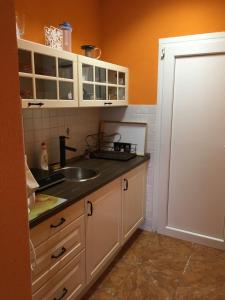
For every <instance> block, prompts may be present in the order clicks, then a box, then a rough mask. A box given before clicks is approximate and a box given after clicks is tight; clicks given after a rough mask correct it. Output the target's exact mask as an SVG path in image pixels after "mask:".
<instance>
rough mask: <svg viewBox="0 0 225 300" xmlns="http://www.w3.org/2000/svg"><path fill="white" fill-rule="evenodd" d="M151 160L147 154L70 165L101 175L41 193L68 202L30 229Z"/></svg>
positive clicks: (46, 215)
mask: <svg viewBox="0 0 225 300" xmlns="http://www.w3.org/2000/svg"><path fill="white" fill-rule="evenodd" d="M149 159H150V154H146V155H145V156H136V157H135V158H132V159H131V160H128V161H115V160H106V159H80V160H77V161H74V162H70V163H68V164H67V166H76V167H84V168H90V169H96V170H99V171H100V175H99V176H98V177H97V178H95V179H92V180H88V181H85V182H71V181H64V182H61V183H59V184H56V185H54V186H52V187H50V188H47V189H45V190H43V191H41V193H42V194H47V195H52V196H55V197H60V198H64V199H67V201H65V202H64V203H62V204H60V205H58V206H56V207H55V208H53V209H51V210H48V211H46V212H44V213H42V214H41V215H39V216H38V217H36V218H35V219H33V220H31V221H30V222H29V224H30V228H33V227H34V226H36V225H38V224H39V223H41V222H42V221H44V220H46V219H48V218H49V217H50V216H52V215H54V214H55V213H57V212H59V211H61V210H63V209H64V208H66V207H68V206H70V205H71V204H73V203H75V202H77V201H79V200H81V199H83V198H84V197H85V196H87V195H89V194H91V193H93V192H95V191H96V190H98V189H99V188H101V187H103V186H104V185H105V184H107V183H109V182H111V181H113V180H114V179H116V178H118V177H120V176H121V175H123V174H125V173H127V172H128V171H130V170H132V169H134V168H135V167H137V166H138V165H140V164H142V163H144V162H146V161H148V160H149Z"/></svg>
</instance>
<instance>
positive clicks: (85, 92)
mask: <svg viewBox="0 0 225 300" xmlns="http://www.w3.org/2000/svg"><path fill="white" fill-rule="evenodd" d="M78 77H79V105H80V106H104V107H106V106H108V107H110V106H127V105H128V69H127V68H125V67H122V66H118V65H114V64H111V63H108V62H104V61H100V60H97V59H93V58H90V57H86V56H81V55H80V56H78Z"/></svg>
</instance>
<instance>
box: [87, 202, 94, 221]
mask: <svg viewBox="0 0 225 300" xmlns="http://www.w3.org/2000/svg"><path fill="white" fill-rule="evenodd" d="M87 203H88V204H89V205H90V213H88V216H89V217H90V216H92V215H93V204H92V202H91V201H88V202H87Z"/></svg>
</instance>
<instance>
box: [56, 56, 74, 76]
mask: <svg viewBox="0 0 225 300" xmlns="http://www.w3.org/2000/svg"><path fill="white" fill-rule="evenodd" d="M58 71H59V77H60V78H68V79H73V62H72V61H70V60H67V59H62V58H59V59H58Z"/></svg>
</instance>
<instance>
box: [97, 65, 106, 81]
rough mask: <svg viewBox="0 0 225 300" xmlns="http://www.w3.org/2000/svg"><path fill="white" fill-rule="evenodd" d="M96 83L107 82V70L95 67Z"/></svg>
mask: <svg viewBox="0 0 225 300" xmlns="http://www.w3.org/2000/svg"><path fill="white" fill-rule="evenodd" d="M95 81H96V82H102V83H105V82H106V69H104V68H99V67H95Z"/></svg>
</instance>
